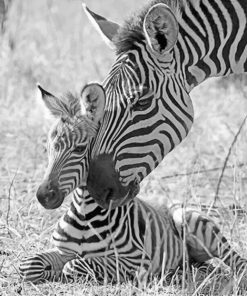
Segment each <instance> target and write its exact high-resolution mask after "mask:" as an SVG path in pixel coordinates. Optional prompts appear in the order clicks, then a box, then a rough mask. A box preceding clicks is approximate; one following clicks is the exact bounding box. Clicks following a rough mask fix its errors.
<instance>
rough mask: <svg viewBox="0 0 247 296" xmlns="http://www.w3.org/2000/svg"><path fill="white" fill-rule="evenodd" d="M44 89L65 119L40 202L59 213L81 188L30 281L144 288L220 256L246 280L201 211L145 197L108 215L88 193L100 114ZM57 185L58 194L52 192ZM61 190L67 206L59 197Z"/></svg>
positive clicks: (35, 259) (54, 134)
mask: <svg viewBox="0 0 247 296" xmlns="http://www.w3.org/2000/svg"><path fill="white" fill-rule="evenodd" d="M90 87H93V89H94V91H95V94H96V90H97V93H98V94H99V93H100V92H102V91H103V89H102V87H101V86H99V85H97V84H94V85H90ZM39 89H40V90H41V93H42V97H43V100H44V102H45V104H46V106H47V107H48V109H49V110H50V111H51V113H52V114H53V115H54V116H55V117H56V118H57V119H58V120H57V122H56V124H55V125H54V126H53V127H52V129H51V131H50V133H49V137H48V155H49V164H48V167H47V170H46V174H45V179H44V181H43V183H42V184H41V185H40V187H39V190H38V197H39V200H40V201H41V203H42V204H43V205H44V206H46V207H49V208H55V207H57V206H58V204H61V202H62V201H63V195H66V194H68V193H69V192H70V191H71V190H73V188H74V187H76V188H77V189H76V190H75V191H74V195H73V201H72V203H71V206H70V209H69V210H68V211H67V213H66V214H65V215H64V216H63V217H62V218H61V220H60V221H59V223H58V225H57V227H56V230H55V232H54V235H53V238H54V245H55V247H56V248H55V249H54V250H50V251H47V252H45V253H42V254H36V255H34V256H31V257H29V258H27V259H23V260H22V262H21V265H20V274H21V276H22V278H23V279H24V280H27V281H32V282H39V281H42V280H58V279H60V278H61V277H62V276H63V275H64V276H66V277H74V276H83V277H90V278H93V279H96V280H99V281H104V280H105V279H106V280H107V281H108V282H112V281H117V282H123V281H126V280H127V279H135V278H136V279H137V280H138V281H139V282H140V284H142V285H145V284H146V283H147V281H148V279H149V278H150V277H152V276H154V275H158V276H162V275H164V276H167V275H168V274H173V273H174V272H175V271H176V269H177V268H179V267H181V265H183V266H186V265H187V264H183V263H184V262H186V263H188V265H189V266H190V265H191V264H196V265H197V266H200V265H203V266H205V265H204V262H206V261H207V260H209V259H211V258H213V257H217V258H220V259H222V261H223V262H224V263H225V264H227V265H229V266H230V267H231V268H232V269H233V270H234V271H235V272H236V273H237V274H238V275H239V276H242V275H243V274H242V273H243V272H245V268H246V264H247V260H246V259H244V258H242V257H241V256H240V255H239V254H238V253H237V252H236V251H234V250H233V248H232V247H231V246H230V244H229V243H228V241H227V239H226V238H225V237H224V235H223V234H222V233H221V232H220V230H219V228H218V227H217V225H216V224H215V223H214V222H213V220H212V219H211V218H209V217H208V216H205V215H203V214H202V213H199V212H198V211H195V210H193V209H186V208H183V207H181V206H174V207H173V208H171V209H168V208H167V207H165V206H164V207H160V206H158V205H157V206H156V207H154V206H152V205H150V204H148V203H145V202H143V201H141V200H140V199H138V198H135V199H133V200H130V201H129V202H128V203H127V204H125V205H123V206H122V207H117V208H115V209H112V210H107V209H102V208H101V207H100V206H99V205H98V204H97V203H96V202H95V200H94V199H93V198H92V197H91V196H90V194H89V193H88V191H87V189H86V187H85V184H86V178H87V166H88V162H89V153H90V149H88V146H89V142H92V140H93V139H94V137H95V135H96V134H97V130H98V128H99V125H98V123H99V122H98V119H97V116H98V114H97V111H98V109H97V110H89V111H88V113H87V114H86V112H85V111H86V110H85V108H84V107H83V105H84V102H85V101H87V99H88V96H86V95H85V93H84V92H83V94H84V95H85V96H83V98H82V100H79V99H78V98H76V97H74V96H72V95H70V94H69V95H66V96H65V97H64V98H62V99H58V98H56V97H55V96H53V95H51V94H50V93H48V92H47V91H45V90H43V89H42V88H41V87H40V86H39ZM95 98H97V96H95ZM85 114H86V115H85ZM78 176H79V178H78ZM54 184H56V190H57V191H56V192H54V191H53V190H52V189H51V187H52V186H54ZM57 192H59V193H60V197H61V200H57V199H56V198H54V196H56V193H57ZM244 279H245V276H244Z"/></svg>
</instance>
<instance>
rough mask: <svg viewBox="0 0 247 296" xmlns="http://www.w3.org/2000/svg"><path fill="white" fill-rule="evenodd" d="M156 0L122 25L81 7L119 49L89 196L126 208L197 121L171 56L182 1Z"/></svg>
mask: <svg viewBox="0 0 247 296" xmlns="http://www.w3.org/2000/svg"><path fill="white" fill-rule="evenodd" d="M157 2H158V1H152V2H151V3H153V5H152V4H151V6H150V5H149V6H147V7H146V8H144V10H143V11H141V12H140V14H139V15H137V16H134V17H132V18H131V19H130V20H129V21H126V22H125V24H124V25H123V26H120V25H118V24H116V23H114V22H112V21H109V20H107V19H106V18H104V17H102V16H99V15H97V14H95V13H94V12H92V11H91V10H89V9H88V8H87V7H86V6H84V9H85V11H86V14H87V15H88V17H89V19H90V20H91V21H92V22H93V24H94V25H95V27H96V28H97V29H98V30H99V31H100V33H101V35H103V37H104V40H106V41H107V43H108V44H110V45H111V46H112V47H114V48H115V50H116V53H117V59H116V62H115V63H114V64H113V66H112V68H111V70H110V73H109V75H108V76H107V78H106V79H105V81H104V83H103V88H104V91H105V96H106V106H105V112H104V115H103V118H102V124H101V127H100V130H99V132H98V133H97V136H96V139H95V143H94V145H93V147H92V152H91V161H90V165H89V172H88V180H87V188H88V190H89V192H90V194H91V196H92V197H94V199H95V200H96V201H99V200H100V199H102V197H103V196H104V199H105V201H106V202H105V205H106V207H109V206H110V203H109V201H112V200H114V202H115V204H116V205H117V204H118V205H122V204H124V203H125V202H127V201H128V200H129V199H131V198H133V197H134V196H135V194H137V193H138V191H139V184H140V182H141V181H142V180H143V178H145V177H146V176H147V175H148V174H149V173H150V172H151V171H152V170H153V169H154V168H155V167H156V166H157V165H158V164H159V163H160V162H161V161H162V159H163V158H164V156H165V155H166V154H167V153H168V152H169V151H171V150H172V149H173V148H174V147H175V146H176V145H177V144H178V143H180V142H181V141H182V139H183V138H185V137H186V135H187V134H188V131H189V129H190V127H191V125H192V121H193V108H192V103H191V100H190V97H189V95H188V91H187V90H186V89H185V87H184V81H183V80H181V78H183V73H182V70H181V68H180V65H179V64H178V63H177V61H176V59H175V58H174V57H175V55H176V53H177V50H178V48H177V45H176V44H177V40H178V33H179V23H178V19H179V17H180V12H179V8H178V7H176V3H178V2H180V1H169V0H164V1H159V2H162V3H157ZM165 3H170V4H169V5H170V6H168V5H167V4H165ZM85 90H86V89H85ZM109 176H110V178H109ZM107 200H108V202H107Z"/></svg>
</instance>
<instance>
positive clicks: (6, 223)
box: [0, 0, 247, 296]
mask: <svg viewBox="0 0 247 296" xmlns="http://www.w3.org/2000/svg"><path fill="white" fill-rule="evenodd" d="M1 1H2V0H1ZM86 2H87V4H88V5H89V6H90V7H91V8H93V9H94V10H95V11H98V12H99V13H102V14H103V15H105V16H107V17H110V18H111V19H113V20H116V21H119V20H120V21H122V20H123V17H124V16H126V15H127V14H129V13H130V11H131V10H134V9H135V8H137V7H138V6H140V5H142V4H143V2H144V0H138V1H137V0H136V1H130V0H128V1H126V0H125V1H124V0H121V1H118V2H117V3H116V1H113V0H105V1H104V2H102V1H99V0H90V1H89V0H88V1H86ZM6 3H7V1H6ZM102 3H104V5H103V4H102ZM7 16H8V17H7V20H6V21H5V25H4V28H5V29H4V31H3V32H2V35H1V36H0V102H1V107H0V185H1V186H0V295H1V296H4V295H25V296H27V295H80V296H81V295H99V294H101V295H131V293H132V292H133V290H134V287H133V286H132V285H131V284H130V283H127V284H126V285H123V286H118V285H117V286H110V285H108V286H98V285H95V284H94V283H89V282H84V283H78V284H60V283H46V284H43V285H38V286H34V285H32V284H30V283H23V282H21V281H20V278H19V275H18V264H19V262H20V260H21V258H23V257H24V256H27V255H30V254H34V253H36V252H40V251H44V250H46V249H48V248H50V247H51V242H50V237H51V233H52V231H53V229H54V227H55V224H56V221H57V220H58V218H59V217H60V216H61V215H62V214H63V213H64V211H65V210H66V208H67V207H68V205H69V202H70V199H69V198H67V200H66V202H65V203H64V204H63V205H62V207H61V208H59V209H57V210H54V211H46V210H44V209H43V208H42V207H41V206H40V205H39V204H38V202H37V200H36V197H35V192H36V189H37V187H38V185H39V183H40V182H41V180H42V178H43V174H44V169H45V167H46V160H47V156H46V146H45V142H46V133H47V131H48V129H49V126H50V124H51V123H52V119H51V118H49V116H48V115H47V114H46V113H44V112H45V111H44V110H43V108H42V104H41V102H40V101H39V100H38V99H36V86H35V84H36V82H40V83H41V85H43V86H44V87H45V88H46V89H48V90H51V91H52V92H54V93H62V92H64V91H66V90H70V91H73V92H79V90H80V88H81V87H82V86H83V84H84V83H85V82H87V81H90V80H98V81H102V80H103V79H104V77H105V76H106V74H107V71H108V70H109V68H110V65H111V63H112V61H113V60H114V53H113V52H112V51H111V50H110V49H108V48H107V46H106V45H105V44H104V43H103V41H102V40H101V39H100V38H99V35H98V34H97V32H95V30H94V28H93V27H92V26H91V25H90V24H89V22H88V20H87V19H86V17H85V15H84V13H83V11H82V9H81V1H79V0H78V1H77V0H74V1H72V0H35V1H33V0H26V1H21V0H13V1H12V3H11V5H10V6H9V9H8V15H7ZM0 17H1V15H0ZM0 21H1V20H0ZM246 94H247V92H246V87H245V86H244V79H243V80H242V81H241V80H237V81H236V80H231V79H227V80H224V82H223V80H219V79H218V80H217V79H212V80H209V81H207V82H205V83H204V84H202V85H201V86H199V87H198V88H196V89H195V90H194V91H193V92H192V97H193V101H194V106H195V123H194V126H193V128H192V131H191V133H190V135H189V136H188V137H187V139H186V140H185V141H184V142H183V143H182V144H181V145H180V146H179V147H178V148H176V149H175V150H174V151H173V152H172V153H170V154H169V155H168V156H167V157H166V159H165V160H164V161H163V163H162V164H161V165H160V166H159V167H158V168H157V169H156V170H155V171H154V172H153V173H152V174H151V175H150V176H149V177H148V178H147V179H145V180H144V182H143V186H142V190H141V194H140V196H141V197H142V198H144V199H152V200H156V201H157V202H167V203H171V202H174V201H177V200H180V201H181V200H184V201H189V202H195V203H198V204H199V203H211V202H212V201H213V200H214V197H215V193H216V190H217V187H218V189H219V190H218V196H219V198H218V199H217V204H218V205H219V206H220V207H226V206H227V205H231V204H233V203H235V204H237V205H239V206H241V207H242V208H243V209H244V208H246V201H247V173H246V171H247V170H246V164H247V153H246V151H247V124H246V123H245V124H244V125H243V128H242V130H241V132H240V133H239V135H238V137H236V134H237V132H238V130H239V127H240V125H241V124H242V122H243V120H244V118H245V116H246V114H247V99H246ZM234 138H235V142H234V145H233V146H232V149H231V150H230V153H229V149H230V147H231V144H232V142H233V140H234ZM227 154H229V157H228V158H227V159H226V157H227ZM226 160H227V161H226ZM224 163H225V164H226V169H225V170H224V172H223V174H222V176H223V177H222V179H221V182H220V183H219V178H220V175H221V172H222V168H223V166H224ZM225 222H227V225H228V226H229V230H231V231H230V239H231V241H232V244H233V245H234V247H235V248H236V249H237V250H238V251H239V252H240V253H241V254H244V255H245V256H246V257H247V245H246V244H247V242H246V235H247V230H246V229H247V227H246V224H245V221H240V222H239V223H237V222H236V221H235V220H232V221H225ZM236 285H237V280H236V281H233V287H234V286H236ZM186 291H187V292H186ZM188 291H190V294H191V295H192V294H193V291H194V292H195V289H193V287H189V290H184V291H183V290H182V289H181V288H180V289H177V288H175V287H167V288H163V287H162V285H161V283H152V285H151V286H150V288H149V289H147V291H146V292H145V294H146V295H173V293H174V295H180V294H181V295H189V294H188V293H189V292H188ZM229 291H230V290H229ZM186 293H187V294H186ZM210 293H211V295H214V292H210ZM227 293H228V292H227V291H225V294H224V295H227ZM229 293H230V292H229ZM234 293H235V292H234V289H233V294H234Z"/></svg>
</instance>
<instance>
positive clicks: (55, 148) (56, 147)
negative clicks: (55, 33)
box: [54, 143, 59, 151]
mask: <svg viewBox="0 0 247 296" xmlns="http://www.w3.org/2000/svg"><path fill="white" fill-rule="evenodd" d="M54 150H55V151H59V145H58V144H57V143H56V144H54Z"/></svg>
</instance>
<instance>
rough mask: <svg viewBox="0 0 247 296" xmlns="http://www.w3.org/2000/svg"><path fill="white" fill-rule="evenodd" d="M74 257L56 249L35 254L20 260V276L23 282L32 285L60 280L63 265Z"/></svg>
mask: <svg viewBox="0 0 247 296" xmlns="http://www.w3.org/2000/svg"><path fill="white" fill-rule="evenodd" d="M74 257H75V255H74V254H67V253H62V252H61V251H59V250H58V249H52V250H50V251H47V252H44V253H38V254H35V255H34V256H31V257H27V258H24V259H22V261H21V263H20V266H19V271H20V276H21V278H22V279H23V280H24V281H30V282H33V283H39V282H43V281H57V280H59V279H60V278H61V275H62V269H63V267H64V265H65V263H66V262H68V261H69V260H71V259H72V258H74Z"/></svg>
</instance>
